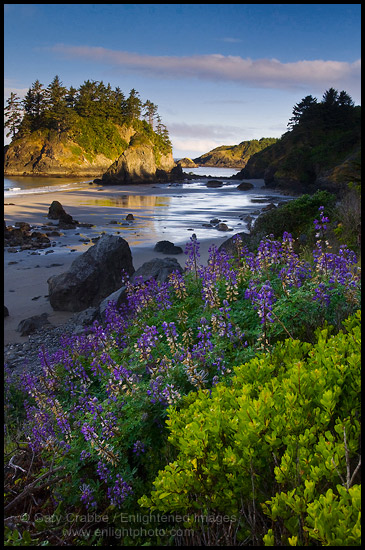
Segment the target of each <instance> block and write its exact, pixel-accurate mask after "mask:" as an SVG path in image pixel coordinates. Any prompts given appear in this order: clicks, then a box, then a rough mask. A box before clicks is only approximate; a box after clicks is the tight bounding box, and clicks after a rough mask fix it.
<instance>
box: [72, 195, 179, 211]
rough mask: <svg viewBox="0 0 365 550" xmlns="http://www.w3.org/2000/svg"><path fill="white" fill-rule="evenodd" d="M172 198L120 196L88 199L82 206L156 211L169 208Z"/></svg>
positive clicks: (81, 203)
mask: <svg viewBox="0 0 365 550" xmlns="http://www.w3.org/2000/svg"><path fill="white" fill-rule="evenodd" d="M170 202H171V198H170V197H163V196H156V195H118V196H114V197H108V198H97V199H87V200H85V201H82V202H80V206H111V207H119V208H128V209H136V210H138V209H141V208H143V209H145V208H149V209H154V208H156V207H158V208H160V207H164V206H166V207H168V206H169V205H170Z"/></svg>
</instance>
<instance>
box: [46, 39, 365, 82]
mask: <svg viewBox="0 0 365 550" xmlns="http://www.w3.org/2000/svg"><path fill="white" fill-rule="evenodd" d="M52 50H53V51H54V52H56V53H58V54H63V55H66V56H68V57H71V58H75V57H79V58H82V59H89V60H91V61H93V62H100V63H108V64H109V65H112V66H114V67H120V68H123V70H130V71H133V72H139V73H143V75H145V76H146V75H149V76H152V77H159V78H161V77H164V78H198V79H202V80H210V81H212V80H213V81H215V82H216V81H230V82H236V83H238V84H242V85H244V86H251V87H252V86H254V87H263V88H281V89H283V88H297V87H308V86H315V87H316V88H319V89H321V90H322V91H323V90H324V89H325V88H328V87H330V86H334V87H340V88H341V89H346V88H347V89H348V87H349V85H350V84H351V85H352V86H351V87H353V86H355V85H358V86H359V87H360V71H361V62H360V60H357V61H355V62H354V63H348V62H344V61H325V60H313V61H307V60H301V61H296V62H290V63H282V62H280V61H279V60H277V59H257V60H252V59H250V58H242V57H240V56H232V55H228V56H224V55H221V54H210V55H193V56H181V57H177V56H152V55H145V54H138V53H132V52H126V51H116V50H109V49H106V48H102V47H91V46H67V45H65V44H58V45H56V46H54V47H53V48H52Z"/></svg>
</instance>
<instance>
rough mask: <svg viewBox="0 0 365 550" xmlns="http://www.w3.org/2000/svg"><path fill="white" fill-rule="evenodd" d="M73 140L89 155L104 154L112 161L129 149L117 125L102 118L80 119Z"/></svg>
mask: <svg viewBox="0 0 365 550" xmlns="http://www.w3.org/2000/svg"><path fill="white" fill-rule="evenodd" d="M73 139H74V141H75V142H76V143H78V145H80V147H82V148H83V149H84V150H85V151H87V152H88V153H91V154H93V155H98V154H102V155H105V156H106V157H108V158H110V159H114V158H116V157H118V156H119V155H121V153H122V152H123V151H124V150H125V149H126V148H127V147H128V144H127V142H126V141H125V140H124V139H122V138H121V137H120V134H119V132H118V130H117V127H116V126H115V124H113V123H112V122H111V121H109V120H103V119H102V118H101V117H88V118H86V117H79V118H78V122H77V125H76V127H75V129H74V130H73Z"/></svg>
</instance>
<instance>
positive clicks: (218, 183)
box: [206, 180, 223, 188]
mask: <svg viewBox="0 0 365 550" xmlns="http://www.w3.org/2000/svg"><path fill="white" fill-rule="evenodd" d="M206 186H207V187H211V188H217V187H223V181H218V180H209V181H207V183H206Z"/></svg>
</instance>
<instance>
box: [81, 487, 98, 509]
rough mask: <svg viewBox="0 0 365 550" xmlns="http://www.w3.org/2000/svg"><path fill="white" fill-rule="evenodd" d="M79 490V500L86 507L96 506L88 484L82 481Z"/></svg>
mask: <svg viewBox="0 0 365 550" xmlns="http://www.w3.org/2000/svg"><path fill="white" fill-rule="evenodd" d="M80 491H81V497H80V498H81V502H82V503H83V504H84V505H85V506H86V509H87V510H90V509H92V508H96V500H95V497H94V493H93V490H92V489H91V487H90V485H88V484H86V483H83V484H82V485H81V486H80Z"/></svg>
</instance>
